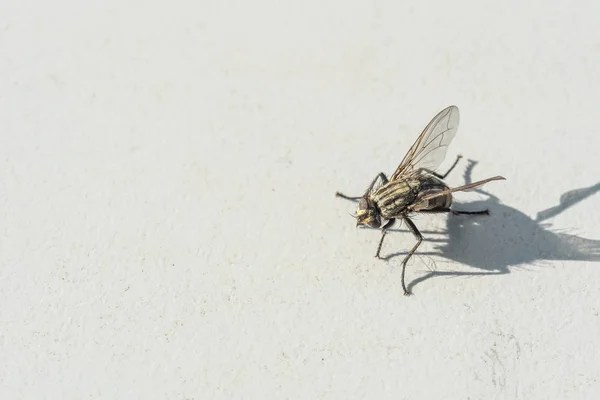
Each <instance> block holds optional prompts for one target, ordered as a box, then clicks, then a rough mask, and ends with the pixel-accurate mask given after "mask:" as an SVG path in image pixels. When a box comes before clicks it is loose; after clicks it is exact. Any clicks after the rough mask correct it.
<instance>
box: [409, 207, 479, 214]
mask: <svg viewBox="0 0 600 400" xmlns="http://www.w3.org/2000/svg"><path fill="white" fill-rule="evenodd" d="M418 212H419V213H425V214H439V213H450V214H452V215H490V210H488V209H487V208H486V209H485V210H481V211H456V210H451V209H450V208H436V209H434V210H419V211H418Z"/></svg>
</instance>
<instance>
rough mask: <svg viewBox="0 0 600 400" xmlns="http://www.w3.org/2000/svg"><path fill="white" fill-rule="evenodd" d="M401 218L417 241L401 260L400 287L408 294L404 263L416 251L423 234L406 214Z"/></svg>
mask: <svg viewBox="0 0 600 400" xmlns="http://www.w3.org/2000/svg"><path fill="white" fill-rule="evenodd" d="M402 219H403V220H404V222H405V223H406V225H407V226H408V229H410V231H411V232H412V234H413V235H414V236H415V239H417V243H416V244H415V245H414V246H413V248H412V249H410V251H409V252H408V254H407V255H406V256H405V257H404V260H402V277H401V279H402V289H404V295H405V296H410V292H409V291H408V290H407V289H406V284H405V283H404V273H405V272H406V263H407V262H408V260H409V259H410V258H411V257H412V255H413V254H414V253H415V251H417V248H418V247H419V246H420V245H421V242H422V241H423V235H421V232H419V229H417V227H416V225H415V224H414V223H413V222H412V221H411V220H410V219H409V218H408V217H407V216H403V217H402Z"/></svg>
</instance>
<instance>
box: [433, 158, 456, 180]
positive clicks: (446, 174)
mask: <svg viewBox="0 0 600 400" xmlns="http://www.w3.org/2000/svg"><path fill="white" fill-rule="evenodd" d="M461 158H462V156H461V155H460V154H459V155H457V156H456V160H455V161H454V164H452V166H451V167H450V169H448V171H446V173H445V174H443V175H442V174H438V173H437V172H434V171H429V170H427V169H426V170H425V171H427V172H429V173H430V174H431V175H433V176H435V177H436V178H439V179H445V178H446V177H447V176H448V174H449V173H450V172H452V170H453V169H454V167H456V164H458V161H459V160H460V159H461Z"/></svg>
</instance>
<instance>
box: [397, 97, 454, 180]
mask: <svg viewBox="0 0 600 400" xmlns="http://www.w3.org/2000/svg"><path fill="white" fill-rule="evenodd" d="M458 121H459V113H458V107H456V106H450V107H448V108H446V109H444V110H442V111H440V112H439V113H438V115H436V116H435V117H433V119H432V120H431V122H430V123H429V124H428V125H427V126H426V127H425V129H424V130H423V132H421V134H420V135H419V137H418V138H417V141H416V142H415V143H414V144H413V145H412V147H411V148H410V150H408V153H406V155H405V156H404V159H403V160H402V162H401V163H400V165H399V166H398V168H397V169H396V171H395V172H394V173H393V174H392V176H391V177H390V181H393V180H396V179H398V178H400V177H406V176H410V175H412V174H414V173H417V172H418V171H419V170H420V169H427V170H430V171H434V170H435V169H436V168H437V167H438V166H439V165H440V164H441V162H442V161H444V158H446V151H447V150H448V145H449V144H450V142H451V141H452V139H454V135H456V130H457V129H458Z"/></svg>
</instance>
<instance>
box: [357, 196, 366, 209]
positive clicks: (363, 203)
mask: <svg viewBox="0 0 600 400" xmlns="http://www.w3.org/2000/svg"><path fill="white" fill-rule="evenodd" d="M368 206H369V202H368V201H367V199H365V198H364V197H363V198H362V199H360V201H359V202H358V208H360V209H362V210H365V209H366V208H367V207H368Z"/></svg>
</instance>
